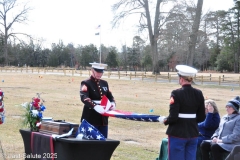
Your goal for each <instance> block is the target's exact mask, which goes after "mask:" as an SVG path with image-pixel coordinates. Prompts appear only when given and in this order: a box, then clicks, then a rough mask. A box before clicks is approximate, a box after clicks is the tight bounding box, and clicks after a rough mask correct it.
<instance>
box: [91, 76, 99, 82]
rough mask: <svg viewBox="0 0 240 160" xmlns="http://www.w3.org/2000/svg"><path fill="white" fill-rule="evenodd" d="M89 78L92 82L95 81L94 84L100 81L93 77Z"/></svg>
mask: <svg viewBox="0 0 240 160" xmlns="http://www.w3.org/2000/svg"><path fill="white" fill-rule="evenodd" d="M90 78H91V80H93V81H95V82H99V81H100V79H96V78H94V77H93V76H91V77H90Z"/></svg>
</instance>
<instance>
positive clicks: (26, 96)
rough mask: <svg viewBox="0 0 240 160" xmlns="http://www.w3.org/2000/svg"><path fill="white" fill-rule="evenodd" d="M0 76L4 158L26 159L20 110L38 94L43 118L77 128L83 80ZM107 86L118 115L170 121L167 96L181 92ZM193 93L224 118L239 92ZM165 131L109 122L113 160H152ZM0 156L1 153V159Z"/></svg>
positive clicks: (144, 85)
mask: <svg viewBox="0 0 240 160" xmlns="http://www.w3.org/2000/svg"><path fill="white" fill-rule="evenodd" d="M0 76H1V79H0V80H1V81H0V83H1V85H0V88H1V89H2V90H3V91H4V94H5V97H4V104H5V110H6V113H5V116H6V121H5V123H4V124H2V125H0V141H1V146H2V149H3V151H4V154H5V155H16V154H23V153H24V145H23V140H22V137H21V135H20V133H19V129H21V128H23V126H22V117H21V116H22V115H23V114H24V109H23V107H21V104H22V103H24V102H30V101H31V99H32V97H35V96H36V93H41V98H43V99H44V100H45V101H46V102H45V103H44V104H45V106H46V108H47V109H46V110H45V112H44V113H43V115H44V116H45V117H53V119H54V120H65V121H68V122H74V123H80V117H81V113H82V107H83V104H82V102H81V101H80V98H79V89H80V82H81V81H82V80H84V79H86V77H80V76H61V75H45V74H43V75H42V78H41V76H40V77H39V74H32V73H13V72H12V73H3V72H1V73H0ZM3 80H4V81H3ZM105 80H107V81H108V83H109V86H110V90H111V91H112V93H113V95H114V97H115V100H116V104H117V109H120V110H125V111H132V112H136V113H145V114H154V115H164V116H167V115H168V109H169V97H170V93H171V91H172V90H173V89H177V88H180V85H178V84H172V83H171V84H170V83H156V82H144V81H133V80H116V79H107V78H106V79H105ZM194 87H196V88H199V89H201V90H202V91H203V94H204V97H205V98H211V99H214V100H215V101H216V103H217V105H218V108H219V110H220V114H221V116H222V115H224V114H225V113H226V111H225V104H226V102H227V101H228V100H230V99H232V98H233V97H235V96H236V95H240V87H235V88H234V89H232V87H230V86H229V87H222V86H218V85H216V86H201V85H194ZM150 110H153V112H150ZM166 128H167V127H166V126H164V125H162V124H160V123H158V122H154V123H153V122H139V121H131V120H123V119H118V118H109V137H108V138H110V139H115V140H119V141H120V145H119V146H118V147H117V148H116V150H115V151H114V153H113V155H112V158H111V160H155V159H156V157H158V154H159V149H160V148H159V147H160V143H161V140H162V138H165V137H166V134H165V131H166ZM1 146H0V147H1ZM1 156H2V155H1V148H0V159H1V158H2V157H1ZM7 159H9V160H10V159H11V158H7ZM14 159H16V158H14Z"/></svg>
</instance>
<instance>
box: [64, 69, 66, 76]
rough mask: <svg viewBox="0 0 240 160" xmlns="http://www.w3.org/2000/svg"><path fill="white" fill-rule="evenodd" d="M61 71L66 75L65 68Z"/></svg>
mask: <svg viewBox="0 0 240 160" xmlns="http://www.w3.org/2000/svg"><path fill="white" fill-rule="evenodd" d="M63 73H64V76H66V69H65V68H64V69H63Z"/></svg>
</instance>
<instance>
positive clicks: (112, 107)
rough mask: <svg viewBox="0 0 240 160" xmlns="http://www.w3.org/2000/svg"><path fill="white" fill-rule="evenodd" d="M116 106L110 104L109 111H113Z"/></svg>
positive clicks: (112, 103)
mask: <svg viewBox="0 0 240 160" xmlns="http://www.w3.org/2000/svg"><path fill="white" fill-rule="evenodd" d="M115 109H116V104H115V103H114V102H111V107H110V108H109V111H112V110H115Z"/></svg>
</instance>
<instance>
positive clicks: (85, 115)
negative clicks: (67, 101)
mask: <svg viewBox="0 0 240 160" xmlns="http://www.w3.org/2000/svg"><path fill="white" fill-rule="evenodd" d="M90 64H91V65H92V68H91V76H90V78H88V79H86V80H84V81H82V82H81V86H80V99H81V101H82V102H83V103H84V107H83V112H82V117H81V121H82V120H83V119H85V120H86V121H87V122H89V123H90V124H91V125H93V126H94V127H96V128H97V129H98V130H99V131H100V132H101V133H102V135H103V136H104V137H105V138H107V136H108V117H107V116H103V115H102V114H103V113H104V112H105V110H104V108H103V106H101V105H100V102H101V99H102V97H103V96H104V95H105V96H106V97H107V98H108V99H109V101H110V102H111V107H110V109H109V110H114V109H115V107H116V104H115V100H114V97H113V95H112V92H111V91H110V90H109V86H108V83H107V81H105V80H102V79H101V77H102V75H103V72H104V68H105V67H106V66H107V64H102V63H96V62H94V63H90Z"/></svg>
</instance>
